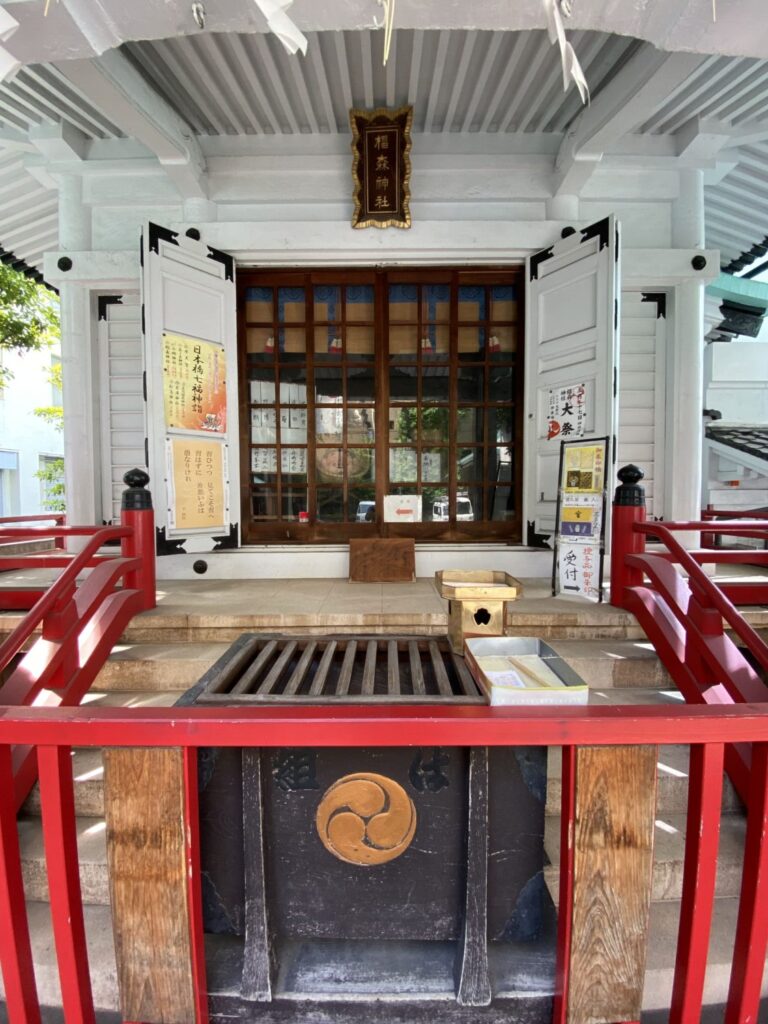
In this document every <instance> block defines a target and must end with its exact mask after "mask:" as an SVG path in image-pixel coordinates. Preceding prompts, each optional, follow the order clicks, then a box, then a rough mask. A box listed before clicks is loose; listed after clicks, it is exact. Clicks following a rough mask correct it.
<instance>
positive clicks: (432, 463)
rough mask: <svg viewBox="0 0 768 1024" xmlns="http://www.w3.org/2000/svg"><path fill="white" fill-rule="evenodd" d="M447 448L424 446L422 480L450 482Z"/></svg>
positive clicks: (433, 482) (431, 482)
mask: <svg viewBox="0 0 768 1024" xmlns="http://www.w3.org/2000/svg"><path fill="white" fill-rule="evenodd" d="M448 460H449V452H448V449H447V448H423V449H422V451H421V480H422V483H425V484H440V483H442V484H446V483H447V482H448Z"/></svg>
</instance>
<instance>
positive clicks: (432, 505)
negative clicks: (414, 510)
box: [420, 484, 448, 523]
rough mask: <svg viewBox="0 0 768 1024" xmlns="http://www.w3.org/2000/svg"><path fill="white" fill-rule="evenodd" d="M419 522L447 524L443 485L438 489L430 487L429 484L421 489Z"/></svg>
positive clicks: (446, 496)
mask: <svg viewBox="0 0 768 1024" xmlns="http://www.w3.org/2000/svg"><path fill="white" fill-rule="evenodd" d="M420 493H421V521H422V522H423V523H432V522H436V523H447V522H448V494H447V489H446V487H445V485H444V484H441V485H440V486H439V487H430V485H429V484H426V485H425V486H422V488H421V492H420Z"/></svg>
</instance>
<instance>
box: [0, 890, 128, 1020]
mask: <svg viewBox="0 0 768 1024" xmlns="http://www.w3.org/2000/svg"><path fill="white" fill-rule="evenodd" d="M83 917H84V920H85V939H86V945H87V947H88V966H89V968H90V975H91V990H92V992H93V1002H94V1007H95V1009H96V1010H97V1011H103V1010H117V1009H118V1007H119V999H118V992H117V968H116V966H115V942H114V937H113V934H112V915H111V914H110V910H109V907H107V906H103V907H102V906H85V907H84V908H83ZM27 919H28V921H29V937H30V941H31V945H32V962H33V964H34V968H35V981H36V983H37V994H38V998H39V1000H40V1004H41V1006H43V1007H48V1006H61V985H60V982H59V971H58V966H57V960H56V945H55V943H54V939H53V929H52V927H51V914H50V908H49V907H48V904H47V903H40V902H37V901H28V902H27ZM4 998H5V989H4V987H3V979H2V973H1V972H0V999H4ZM3 1019H4V1017H3V1016H2V1013H1V1012H0V1020H3ZM49 1019H51V1020H60V1019H61V1018H60V1017H50V1018H49V1017H48V1016H47V1015H46V1012H45V1011H43V1020H44V1021H47V1020H49ZM110 1019H111V1018H110Z"/></svg>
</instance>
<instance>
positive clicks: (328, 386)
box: [315, 366, 344, 405]
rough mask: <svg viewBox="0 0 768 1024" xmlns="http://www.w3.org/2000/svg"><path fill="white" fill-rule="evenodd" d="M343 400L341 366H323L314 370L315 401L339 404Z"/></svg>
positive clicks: (325, 403)
mask: <svg viewBox="0 0 768 1024" xmlns="http://www.w3.org/2000/svg"><path fill="white" fill-rule="evenodd" d="M343 400H344V378H343V375H342V370H341V367H335V366H333V367H331V366H328V367H326V366H323V367H319V368H318V369H316V370H315V401H316V402H319V403H320V404H324V405H339V404H341V402H342V401H343Z"/></svg>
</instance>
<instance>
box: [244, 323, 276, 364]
mask: <svg viewBox="0 0 768 1024" xmlns="http://www.w3.org/2000/svg"><path fill="white" fill-rule="evenodd" d="M245 348H246V351H247V352H248V354H249V355H253V356H261V357H266V358H267V359H273V358H274V356H275V332H274V331H273V330H272V328H271V327H249V328H248V329H247V330H246V332H245Z"/></svg>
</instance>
